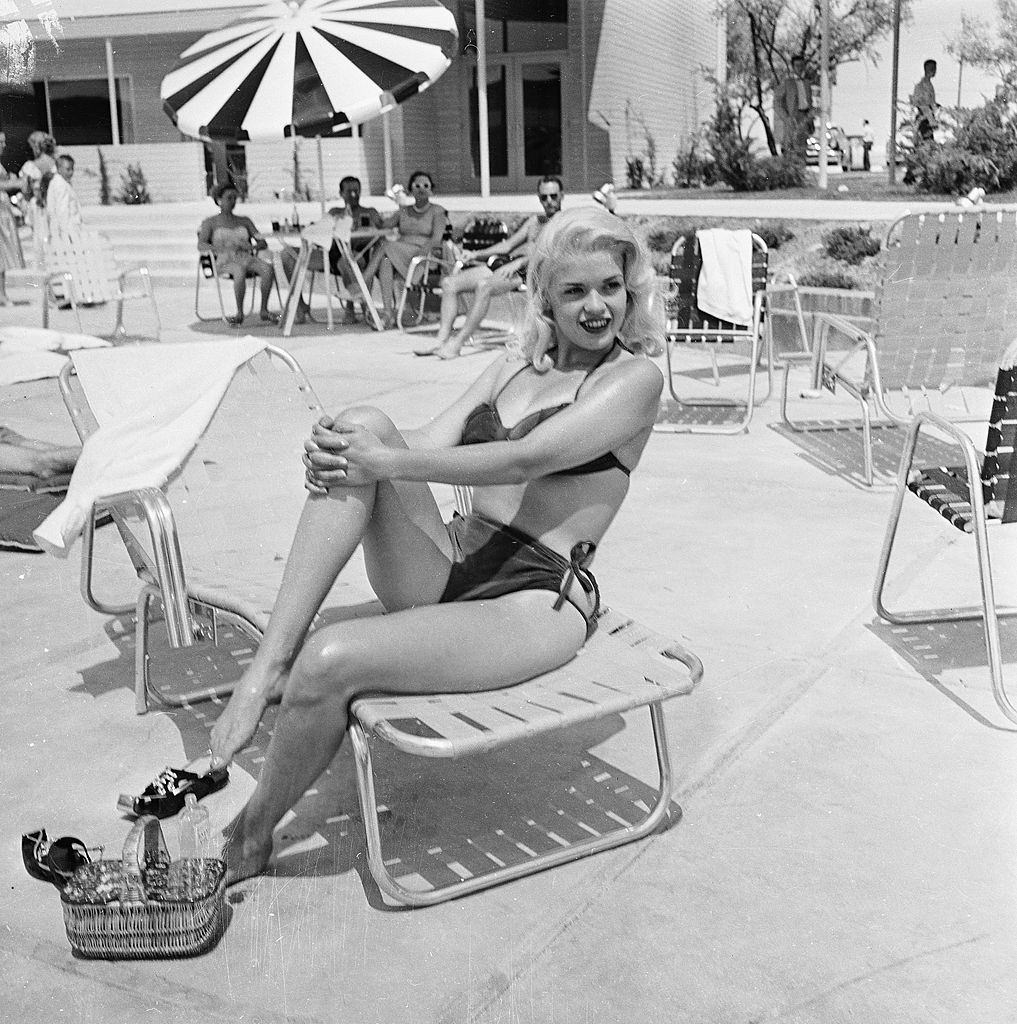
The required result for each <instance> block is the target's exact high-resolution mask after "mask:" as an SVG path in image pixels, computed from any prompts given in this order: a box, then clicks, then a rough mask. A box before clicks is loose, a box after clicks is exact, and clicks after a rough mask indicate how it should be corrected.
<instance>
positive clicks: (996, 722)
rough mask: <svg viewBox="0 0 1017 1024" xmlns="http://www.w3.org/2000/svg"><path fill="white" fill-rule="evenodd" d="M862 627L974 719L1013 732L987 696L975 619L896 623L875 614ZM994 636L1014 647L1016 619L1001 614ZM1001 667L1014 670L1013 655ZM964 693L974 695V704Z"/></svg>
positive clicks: (979, 630) (983, 655)
mask: <svg viewBox="0 0 1017 1024" xmlns="http://www.w3.org/2000/svg"><path fill="white" fill-rule="evenodd" d="M866 628H867V629H868V630H869V632H871V633H872V634H873V636H875V637H878V638H879V639H880V640H882V641H883V643H885V644H886V645H887V646H888V647H890V648H891V649H892V650H893V651H894V652H896V653H897V654H898V655H900V656H901V657H902V658H903V659H904V660H905V661H906V662H907V663H908V664H909V665H910V666H911V667H912V668H914V669H915V670H916V671H917V672H918V673H919V674H920V675H921V676H922V678H923V679H925V680H927V681H928V682H929V683H931V684H932V685H933V686H934V687H935V688H936V689H937V690H938V691H939V692H940V693H941V694H942V695H943V696H944V697H946V698H947V699H948V700H950V701H952V702H953V703H954V704H956V705H957V707H959V708H960V709H961V710H962V711H964V712H965V714H967V715H969V716H970V717H971V718H973V719H974V720H975V721H976V722H978V723H979V724H981V725H985V726H988V727H989V728H990V729H995V730H997V731H999V732H1017V729H1015V727H1014V726H1013V725H1012V724H1010V723H1008V722H1007V721H1006V720H1005V719H1003V718H1002V715H1001V713H999V711H998V709H997V708H996V704H995V701H994V700H993V699H992V695H991V681H990V678H989V668H988V658H987V656H986V652H985V639H984V635H983V632H982V623H981V621H980V620H978V619H975V620H972V621H968V622H928V623H912V624H908V625H895V624H894V623H892V622H886V621H884V620H883V619H874V620H873V621H872V622H869V623H867V625H866ZM999 638H1000V644H1001V646H1002V649H1003V651H1004V653H1005V652H1007V651H1011V652H1012V651H1015V650H1017V620H1014V619H1001V620H1000V623H999ZM1005 668H1009V669H1011V673H1010V674H1011V676H1013V675H1014V673H1013V672H1012V668H1013V665H1012V661H1011V664H1010V665H1007V666H1005ZM1015 686H1017V683H1015ZM969 694H970V697H976V698H977V704H978V707H975V705H974V702H972V701H971V699H970V697H969ZM1011 696H1014V692H1013V691H1012V692H1011ZM989 715H992V716H993V717H988V716H989Z"/></svg>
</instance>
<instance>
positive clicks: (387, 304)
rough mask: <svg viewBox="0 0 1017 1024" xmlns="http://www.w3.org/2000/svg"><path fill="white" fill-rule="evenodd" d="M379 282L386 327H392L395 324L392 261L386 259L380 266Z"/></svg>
mask: <svg viewBox="0 0 1017 1024" xmlns="http://www.w3.org/2000/svg"><path fill="white" fill-rule="evenodd" d="M378 280H379V281H380V283H381V302H382V306H383V308H384V314H385V315H384V323H385V326H386V327H391V326H392V325H393V323H394V322H395V299H394V298H393V296H394V294H395V270H394V268H393V266H392V261H391V260H390V259H387V258H384V259H382V261H381V262H380V263H379V264H378Z"/></svg>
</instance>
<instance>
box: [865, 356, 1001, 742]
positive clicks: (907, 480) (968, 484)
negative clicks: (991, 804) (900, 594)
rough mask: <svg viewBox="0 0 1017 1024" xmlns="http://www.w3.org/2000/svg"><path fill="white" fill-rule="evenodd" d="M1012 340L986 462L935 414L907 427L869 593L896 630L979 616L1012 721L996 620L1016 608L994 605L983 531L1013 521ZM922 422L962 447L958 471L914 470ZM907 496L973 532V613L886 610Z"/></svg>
mask: <svg viewBox="0 0 1017 1024" xmlns="http://www.w3.org/2000/svg"><path fill="white" fill-rule="evenodd" d="M1015 367H1017V343H1015V344H1013V345H1011V346H1010V348H1009V349H1008V350H1007V352H1006V353H1005V355H1004V356H1003V359H1002V360H1001V365H1000V367H999V372H998V375H997V378H996V393H995V399H994V401H993V405H992V413H991V415H990V417H989V430H988V435H987V437H986V441H985V457H984V459H983V460H982V464H981V466H979V464H978V455H977V453H976V451H975V445H974V443H973V442H972V440H971V438H970V437H968V435H967V434H966V433H965V432H964V431H963V430H961V429H960V428H959V427H958V426H956V425H955V424H954V423H951V422H950V421H949V420H946V419H944V418H943V417H942V416H939V415H937V414H935V413H931V412H928V411H922V412H919V413H918V415H917V416H916V417H915V418H914V420H913V421H912V423H911V426H910V428H909V430H908V435H907V442H906V444H905V447H904V454H903V455H902V457H901V462H900V470H899V472H898V474H897V490H896V492H895V494H894V502H893V509H892V511H891V513H890V520H889V523H888V524H887V528H886V538H885V540H884V542H883V550H882V553H881V554H880V558H879V569H878V571H877V575H876V585H875V588H874V591H873V601H874V603H875V606H876V612H877V614H878V615H879V616H880V617H881V618H883V619H886V620H887V621H888V622H893V623H896V624H898V625H905V624H908V623H914V622H959V621H966V620H971V619H981V620H982V624H983V628H984V632H985V649H986V653H987V655H988V659H989V670H990V674H991V677H992V692H993V696H994V697H995V698H996V703H997V704H998V705H999V707H1000V708H1001V710H1002V711H1003V714H1005V715H1006V717H1007V718H1009V719H1010V721H1011V722H1015V723H1017V707H1015V706H1014V704H1013V703H1012V702H1011V700H1010V698H1009V697H1008V696H1007V694H1006V690H1005V688H1004V684H1003V662H1002V654H1001V650H1000V641H999V619H1000V618H1005V617H1008V616H1012V615H1017V608H1009V607H997V605H996V599H995V593H994V588H993V581H992V565H991V562H990V558H989V535H988V529H987V527H989V526H999V525H1004V524H1007V523H1015V522H1017V462H1015V460H1014V448H1015V447H1017V368H1015ZM926 425H930V426H934V427H936V428H937V429H938V430H940V431H942V432H943V433H945V434H947V435H948V436H949V437H950V438H951V439H952V441H953V442H954V443H955V444H956V445H957V446H958V447H959V448H960V449H961V454H962V455H963V457H964V465H963V466H952V467H946V466H939V467H931V468H924V469H915V468H914V458H915V448H916V446H917V443H918V435H919V432H920V431H921V430H922V428H923V427H924V426H926ZM908 491H911V493H912V494H915V495H917V496H918V497H919V498H921V499H922V501H924V502H925V503H926V504H927V505H929V506H930V507H931V508H933V509H935V510H936V511H937V512H938V513H939V514H940V515H941V516H943V518H944V519H946V520H947V522H949V523H950V524H951V525H953V526H955V527H957V529H958V530H961V531H962V532H963V533H968V534H971V533H973V534H974V535H975V554H976V557H977V559H978V574H979V579H980V582H981V593H982V603H981V605H979V606H977V607H974V608H958V607H951V608H938V609H929V610H926V611H906V612H904V611H891V610H890V609H889V608H887V607H886V605H885V604H884V601H883V590H884V588H885V585H886V577H887V572H888V570H889V566H890V556H891V554H892V552H893V544H894V539H895V537H896V535H897V529H898V526H899V524H900V518H901V511H902V509H903V505H904V495H905V494H906V493H907V492H908Z"/></svg>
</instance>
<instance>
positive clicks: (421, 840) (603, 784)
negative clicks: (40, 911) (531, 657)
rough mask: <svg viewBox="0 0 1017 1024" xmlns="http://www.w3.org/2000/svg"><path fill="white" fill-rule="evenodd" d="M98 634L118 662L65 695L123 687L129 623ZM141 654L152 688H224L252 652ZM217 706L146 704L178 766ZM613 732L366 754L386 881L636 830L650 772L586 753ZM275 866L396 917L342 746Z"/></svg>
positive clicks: (445, 875) (284, 828)
mask: <svg viewBox="0 0 1017 1024" xmlns="http://www.w3.org/2000/svg"><path fill="white" fill-rule="evenodd" d="M377 608H378V605H377V603H376V602H365V603H363V604H360V605H353V606H350V607H349V608H345V609H329V610H328V612H326V619H327V621H328V622H329V623H332V622H335V621H340V620H341V619H345V618H350V617H353V616H357V615H363V614H370V613H371V612H373V611H376V610H377ZM105 628H106V632H107V635H108V636H109V637H110V639H111V640H112V641H113V643H114V644H115V645H116V646H117V649H118V656H117V657H116V658H115V659H112V660H111V661H106V662H103V663H100V664H98V665H93V666H91V667H89V668H87V669H85V670H84V671H83V672H82V673H81V677H82V679H81V683H80V684H79V685H78V686H76V687H75V690H76V691H78V692H84V693H87V694H89V695H91V696H93V697H98V696H101V695H103V694H106V693H109V692H111V691H113V690H116V689H120V688H123V689H127V690H128V691H130V690H133V687H134V656H135V643H134V631H133V622H132V620H131V619H130V617H128V616H124V617H117V618H112V619H109V620H107V623H106V627H105ZM150 643H151V668H152V677H153V679H154V680H155V683H156V686H157V688H162V687H165V688H166V689H167V690H172V689H188V690H190V689H194V688H199V687H203V686H211V685H216V684H219V683H229V682H233V681H235V680H236V679H238V678H239V676H240V674H241V673H242V671H243V668H244V666H245V665H246V664H247V663H248V662H249V661H250V659H251V657H252V656H253V654H254V646H255V645H254V643H253V642H252V641H250V640H249V639H248V638H246V637H244V636H243V635H241V634H238V633H233V632H232V631H228V630H222V631H221V632H220V642H219V646H218V647H215V646H213V645H211V644H208V643H206V644H196V645H195V646H194V647H192V648H189V649H182V650H177V651H172V650H170V649H169V647H168V644H167V642H166V638H165V630H164V629H162V624H161V622H159V621H156V622H154V623H153V624H152V630H151V634H150ZM168 680H172V684H171V685H167V681H168ZM224 705H225V699H216V700H214V701H210V702H205V703H200V704H195V705H192V706H189V707H184V708H170V707H165V708H161V707H160V706H159V705H158V704H156V703H155V702H153V703H152V705H151V710H150V712H149V713H150V714H155V713H159V712H162V713H164V714H166V715H168V716H169V718H170V719H171V720H172V721H173V724H174V725H175V726H176V728H177V729H178V730H179V732H180V736H181V739H182V742H183V748H184V757H185V758H186V760H187V761H188V762H190V761H192V760H196V759H198V758H200V757H201V756H202V755H203V754H205V753H206V752H207V750H208V734H209V729H210V728H211V726H212V724H213V723H214V721H215V719H216V718H217V717H218V715H219V713H220V711H221V709H222V707H223V706H224ZM278 711H279V709H278V706H270V707H269V708H268V709H267V710H266V712H265V715H264V717H263V718H262V721H261V724H260V725H259V727H258V731H257V733H256V734H255V737H254V739H253V741H252V743H251V744H250V745H249V746H248V747H246V748H245V749H244V750H242V751H241V752H240V753H239V754H238V755H237V757H236V758H235V764H236V765H237V766H239V767H240V768H242V769H243V770H244V771H246V772H247V773H248V774H249V775H250V776H251V777H252V778H254V779H257V778H258V775H259V773H260V770H261V764H262V762H263V761H264V759H265V752H266V749H267V747H268V742H269V740H270V738H271V735H272V731H273V729H274V726H275V722H276V719H277V717H278ZM633 719H634V720H633V722H632V723H631V725H630V726H629V727H630V728H632V729H635V730H645V734H646V735H647V736H649V733H650V726H649V716H648V715H645V714H639V715H635V716H633ZM625 724H626V723H625V721H624V719H623V718H622V716H621V715H614V716H611V717H610V718H607V719H602V720H600V721H595V722H591V723H588V724H586V725H584V726H582V727H581V728H579V729H576V730H572V731H571V732H570V733H568V734H565V735H563V734H562V733H560V732H557V733H554V734H552V735H550V736H538V737H535V738H533V739H530V740H526V741H522V742H520V743H516V744H512V745H510V746H508V747H505V748H502V749H500V750H496V751H493V752H490V753H487V754H484V755H478V756H475V757H468V758H463V759H461V760H456V761H449V760H443V759H432V758H421V757H411V756H409V755H406V754H403V753H401V752H399V751H397V750H395V749H394V748H392V747H390V746H389V745H388V744H386V743H374V744H372V755H373V758H374V766H375V775H376V783H377V792H378V802H379V809H380V811H381V818H380V828H381V836H382V849H383V852H384V856H385V861H386V864H387V865H388V866H389V869H390V870H391V871H392V874H393V875H394V876H395V877H396V878H397V879H399V881H400V882H401V883H402V884H403V885H405V886H406V887H407V888H410V889H420V890H426V889H429V888H432V887H436V886H441V885H445V884H447V883H449V882H450V881H456V880H458V879H460V878H466V877H471V876H478V875H483V874H484V873H487V872H491V871H494V870H497V869H498V868H499V867H501V866H504V865H513V864H518V863H524V862H526V861H527V860H530V859H532V858H533V857H534V856H535V855H537V854H540V853H543V852H545V851H547V850H549V849H554V848H555V847H560V846H564V845H566V844H568V843H571V842H573V841H576V840H580V839H584V838H589V837H591V836H595V835H601V834H603V833H605V832H610V831H613V830H616V829H620V828H624V827H625V826H627V825H629V824H635V823H638V821H640V820H641V819H642V817H644V816H645V814H646V813H647V811H648V810H649V809H650V807H651V806H652V805H653V802H654V800H655V798H656V778H657V777H656V765H655V763H652V765H651V767H649V768H648V772H649V774H648V778H649V779H650V784H649V785H648V784H647V783H645V782H643V781H641V780H640V779H637V778H635V777H634V776H632V775H630V774H628V773H627V772H625V771H622V770H621V769H619V768H618V767H616V766H614V765H612V764H610V763H608V762H607V761H605V760H603V759H602V758H601V757H599V756H597V755H596V754H594V753H591V750H593V749H594V748H595V747H596V746H597V745H598V744H601V743H603V742H604V741H606V740H608V739H609V738H611V737H612V736H615V735H616V734H618V733H620V732H621V731H622V730H623V729H624V728H625ZM152 757H153V765H152V769H153V771H152V774H153V775H154V774H155V771H156V770H157V768H158V767H159V765H160V764H161V763H162V761H160V755H158V753H155V752H153V754H152ZM651 760H652V759H651ZM156 762H158V763H156ZM681 813H682V812H681V808H680V807H679V806H678V805H677V804H676V803H675V802H673V801H672V803H671V805H670V807H669V811H668V817H667V819H666V821H667V824H666V825H665V826H664V827H665V828H669V827H670V826H671V825H673V824H675V823H677V822H678V821H679V820H680V818H681ZM275 858H276V861H275V865H274V867H273V870H272V872H271V873H272V874H274V875H275V876H278V877H293V876H336V875H342V874H345V873H346V872H349V871H355V872H356V873H357V874H358V875H359V876H360V879H361V882H362V885H363V888H364V892H365V895H366V897H367V900H368V902H369V904H370V905H371V906H373V907H375V908H376V909H386V910H391V909H405V908H393V907H392V906H391V905H390V904H388V903H386V902H384V900H383V898H382V895H381V892H380V891H379V890H378V888H377V886H376V885H375V883H374V880H373V878H372V876H371V873H370V871H369V869H368V867H367V847H366V841H365V838H364V826H363V819H362V816H361V811H360V805H359V801H358V797H357V785H356V773H355V768H354V762H353V755H352V748H351V744H350V743H349V741H348V740H347V741H346V742H344V744H343V746H342V748H341V749H340V751H339V753H338V754H337V756H336V758H335V760H334V761H333V762H332V764H331V765H330V767H329V768H328V769H326V771H325V772H324V773H323V774H322V776H321V777H320V778H319V779H318V780H317V781H316V782H315V784H314V785H313V786H312V787H311V788H310V789H308V790H307V791H306V792H305V793H304V795H303V797H302V798H301V799H300V801H298V803H297V804H296V806H295V807H294V809H293V812H292V813H290V814H288V815H287V816H286V817H284V819H283V822H282V824H281V825H280V826H279V827H278V829H277V830H276V840H275Z"/></svg>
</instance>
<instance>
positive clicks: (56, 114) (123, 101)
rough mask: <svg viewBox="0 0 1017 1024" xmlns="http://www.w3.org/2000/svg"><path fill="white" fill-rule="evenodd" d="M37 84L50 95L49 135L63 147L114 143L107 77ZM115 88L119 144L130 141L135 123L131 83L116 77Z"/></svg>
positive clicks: (58, 80)
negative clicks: (131, 104)
mask: <svg viewBox="0 0 1017 1024" xmlns="http://www.w3.org/2000/svg"><path fill="white" fill-rule="evenodd" d="M38 84H40V85H42V86H43V87H44V89H45V91H46V93H47V94H48V95H47V96H46V102H47V107H48V109H49V119H48V120H49V131H50V134H51V135H53V137H54V138H55V139H56V140H57V142H58V143H59V144H60V145H61V146H83V145H90V144H95V145H103V144H107V145H108V144H109V143H111V142H112V141H113V122H112V120H111V118H110V108H109V86H108V85H107V82H106V79H105V78H79V79H47V80H45V81H44V82H41V83H38ZM115 87H116V100H117V122H118V124H117V127H118V129H119V132H120V141H121V142H129V141H130V137H129V136H130V135H132V134H133V131H132V129H133V120H134V119H133V118H132V117H131V109H130V87H129V83H128V81H127V79H126V78H117V79H116V81H115Z"/></svg>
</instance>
